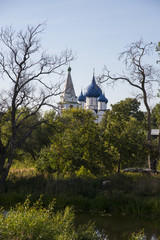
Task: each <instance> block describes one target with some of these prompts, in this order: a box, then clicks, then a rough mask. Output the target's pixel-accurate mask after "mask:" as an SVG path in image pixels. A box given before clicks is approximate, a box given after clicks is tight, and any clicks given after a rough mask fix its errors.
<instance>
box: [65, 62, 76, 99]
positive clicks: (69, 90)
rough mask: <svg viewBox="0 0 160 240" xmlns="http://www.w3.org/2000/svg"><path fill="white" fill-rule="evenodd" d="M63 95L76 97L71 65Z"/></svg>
mask: <svg viewBox="0 0 160 240" xmlns="http://www.w3.org/2000/svg"><path fill="white" fill-rule="evenodd" d="M63 97H64V98H68V97H76V94H75V91H74V86H73V82H72V77H71V67H70V66H69V68H68V75H67V79H66V82H65V87H64V92H63Z"/></svg>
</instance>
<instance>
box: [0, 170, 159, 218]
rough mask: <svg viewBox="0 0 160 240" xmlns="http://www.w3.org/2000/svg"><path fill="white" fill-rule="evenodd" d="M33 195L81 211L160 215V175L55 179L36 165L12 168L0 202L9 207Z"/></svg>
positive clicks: (0, 195)
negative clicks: (38, 169)
mask: <svg viewBox="0 0 160 240" xmlns="http://www.w3.org/2000/svg"><path fill="white" fill-rule="evenodd" d="M28 195H31V201H32V202H35V201H36V200H37V199H38V198H39V196H40V195H43V202H44V205H45V206H47V205H48V204H49V202H50V201H52V199H53V198H55V199H56V204H55V209H64V208H65V207H66V206H73V207H74V209H75V210H78V211H92V212H101V213H102V212H103V213H105V214H111V215H123V216H124V215H125V216H134V217H143V218H147V217H150V218H156V217H159V216H160V176H159V175H142V174H128V173H123V174H113V175H109V176H106V177H105V178H98V179H94V178H72V179H65V180H63V179H60V180H55V179H54V178H53V177H51V176H49V175H42V174H40V173H39V172H37V171H36V170H35V169H34V168H28V169H13V170H12V171H11V172H10V174H9V177H8V179H7V182H6V184H5V186H4V189H3V191H2V192H1V194H0V206H1V207H4V208H5V209H9V208H10V207H11V206H15V205H16V204H17V203H19V202H21V203H22V202H24V201H25V199H26V197H27V196H28Z"/></svg>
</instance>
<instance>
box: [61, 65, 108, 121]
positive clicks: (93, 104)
mask: <svg viewBox="0 0 160 240" xmlns="http://www.w3.org/2000/svg"><path fill="white" fill-rule="evenodd" d="M107 102H108V100H107V98H106V97H105V96H104V94H102V90H101V89H100V87H99V86H98V85H97V84H96V82H95V78H94V75H93V79H92V82H91V84H90V85H89V86H88V87H87V89H86V91H85V93H84V94H83V93H82V91H81V95H80V96H79V97H78V99H77V96H76V95H75V91H74V86H73V82H72V78H71V68H68V76H67V79H66V82H65V88H64V91H63V94H62V95H61V97H60V102H59V103H58V105H59V110H60V112H61V111H62V110H63V109H70V108H76V107H81V108H82V109H91V110H92V111H93V113H94V114H95V116H96V117H97V122H98V123H99V122H100V121H101V120H102V117H103V114H104V112H105V111H106V110H107Z"/></svg>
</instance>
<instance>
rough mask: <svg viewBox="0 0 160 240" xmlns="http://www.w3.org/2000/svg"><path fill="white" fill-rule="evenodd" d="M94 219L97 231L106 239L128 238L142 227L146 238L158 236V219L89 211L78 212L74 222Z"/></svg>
mask: <svg viewBox="0 0 160 240" xmlns="http://www.w3.org/2000/svg"><path fill="white" fill-rule="evenodd" d="M89 220H91V221H94V222H95V225H96V228H97V230H98V232H100V233H105V234H106V235H107V240H128V239H129V237H130V236H131V234H132V233H133V232H139V231H140V230H141V229H144V232H145V235H146V239H147V240H156V239H158V237H159V236H160V219H156V220H155V219H154V220H151V219H136V218H128V217H115V216H109V215H103V214H101V215H97V214H93V213H92V214H91V213H78V214H77V215H76V223H77V224H84V223H86V222H88V221H89Z"/></svg>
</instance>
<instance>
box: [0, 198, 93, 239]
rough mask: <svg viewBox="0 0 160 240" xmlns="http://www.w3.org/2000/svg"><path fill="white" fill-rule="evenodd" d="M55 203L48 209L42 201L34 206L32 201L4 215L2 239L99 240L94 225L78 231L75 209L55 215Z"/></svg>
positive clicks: (1, 217) (1, 218) (0, 224)
mask: <svg viewBox="0 0 160 240" xmlns="http://www.w3.org/2000/svg"><path fill="white" fill-rule="evenodd" d="M53 210H54V201H53V202H51V203H50V205H49V206H48V208H47V209H46V208H44V207H43V203H42V201H41V199H39V200H38V201H37V202H36V203H35V204H34V205H33V206H30V201H29V198H27V200H26V201H25V202H24V204H19V205H17V207H16V208H14V209H11V210H10V211H9V212H8V213H7V215H6V216H4V215H3V213H1V214H0V239H3V240H5V239H6V240H28V239H33V240H38V239H42V240H49V239H50V240H60V239H62V240H72V239H74V240H76V239H77V240H98V236H97V234H96V231H95V230H94V225H93V224H91V223H88V224H86V225H84V226H83V225H82V226H79V227H78V228H75V226H74V213H73V210H72V209H71V208H69V207H67V208H66V209H65V210H64V212H62V211H59V212H57V213H54V211H53Z"/></svg>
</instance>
